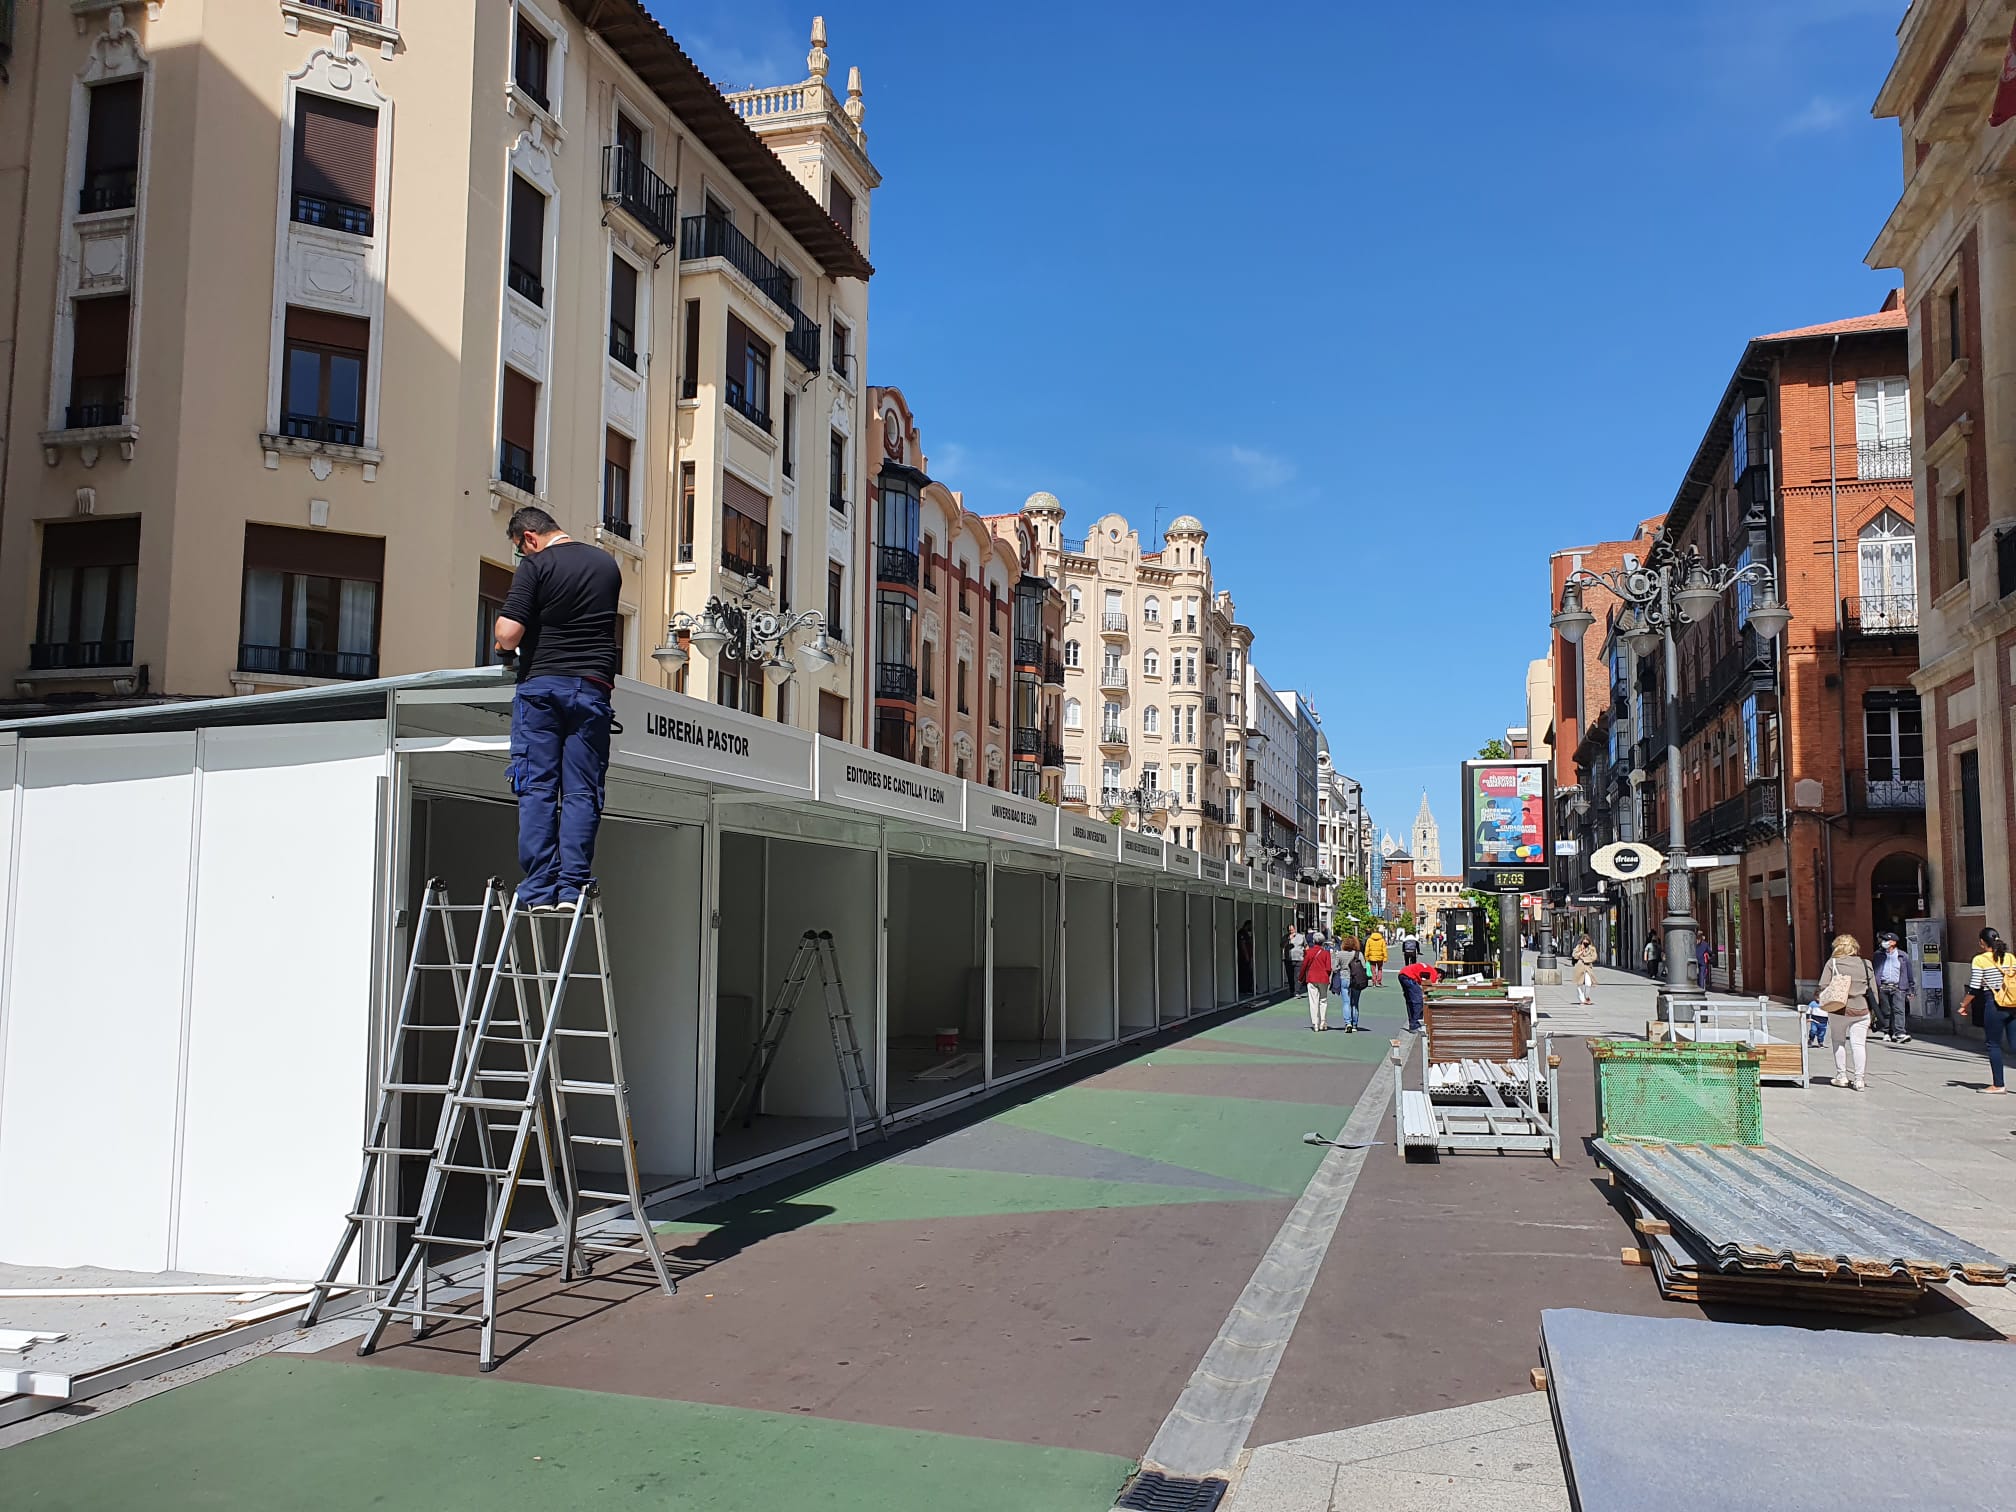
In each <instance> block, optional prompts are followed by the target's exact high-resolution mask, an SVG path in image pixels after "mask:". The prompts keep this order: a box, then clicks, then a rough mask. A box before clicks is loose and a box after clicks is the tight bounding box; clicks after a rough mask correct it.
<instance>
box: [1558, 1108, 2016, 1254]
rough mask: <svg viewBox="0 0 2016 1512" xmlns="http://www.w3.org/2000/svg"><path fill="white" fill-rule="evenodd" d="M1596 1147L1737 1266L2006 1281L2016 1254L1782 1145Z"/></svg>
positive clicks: (1658, 1209)
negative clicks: (1994, 1250)
mask: <svg viewBox="0 0 2016 1512" xmlns="http://www.w3.org/2000/svg"><path fill="white" fill-rule="evenodd" d="M1596 1156H1597V1159H1599V1160H1600V1161H1602V1162H1603V1163H1604V1164H1605V1165H1607V1166H1609V1167H1610V1168H1611V1170H1613V1171H1615V1172H1616V1173H1617V1176H1618V1178H1619V1179H1620V1180H1621V1181H1622V1182H1623V1183H1624V1185H1625V1186H1627V1187H1628V1188H1630V1189H1631V1191H1632V1192H1634V1193H1635V1194H1636V1195H1637V1196H1639V1197H1640V1198H1642V1199H1643V1201H1644V1203H1645V1205H1646V1206H1647V1207H1649V1208H1650V1209H1652V1210H1653V1211H1654V1212H1655V1213H1656V1214H1657V1216H1658V1217H1660V1218H1663V1219H1665V1220H1666V1221H1667V1222H1668V1223H1670V1224H1671V1225H1672V1228H1673V1231H1674V1233H1675V1234H1676V1235H1678V1236H1680V1237H1682V1238H1683V1239H1684V1240H1685V1241H1686V1242H1687V1246H1688V1248H1689V1250H1690V1251H1691V1252H1692V1253H1694V1254H1695V1255H1696V1256H1698V1258H1699V1260H1700V1261H1701V1262H1704V1263H1706V1264H1709V1265H1712V1266H1713V1267H1714V1268H1715V1269H1716V1270H1718V1271H1720V1272H1722V1273H1724V1274H1728V1275H1734V1274H1743V1273H1759V1272H1764V1273H1770V1272H1777V1273H1790V1274H1795V1275H1798V1276H1802V1277H1807V1278H1820V1279H1838V1280H1843V1281H1851V1282H1852V1281H1862V1282H1870V1281H1886V1280H1895V1279H1900V1278H1901V1279H1908V1280H1911V1281H1914V1282H1916V1283H1918V1284H1919V1285H1929V1284H1931V1283H1934V1282H1940V1281H1947V1280H1958V1281H1966V1282H1969V1283H1972V1284H1973V1285H1976V1286H2003V1285H2006V1284H2008V1282H2009V1281H2010V1279H2011V1278H2012V1276H2016V1266H2012V1264H2011V1263H2010V1262H2009V1261H2007V1260H2005V1259H2003V1258H2001V1257H2000V1256H1999V1255H1995V1254H1991V1253H1990V1252H1989V1251H1987V1250H1985V1249H1983V1248H1981V1247H1980V1246H1979V1245H1976V1244H1970V1243H1968V1242H1967V1241H1966V1240H1965V1239H1961V1238H1959V1237H1958V1236H1956V1235H1953V1234H1949V1233H1947V1232H1946V1231H1945V1230H1944V1229H1942V1228H1938V1227H1936V1226H1934V1225H1933V1224H1930V1223H1927V1222H1925V1221H1924V1220H1923V1219H1920V1218H1915V1217H1913V1216H1912V1215H1911V1214H1909V1213H1907V1212H1904V1211H1903V1210H1902V1209H1900V1208H1896V1207H1893V1206H1891V1205H1890V1204H1889V1203H1887V1202H1885V1201H1883V1200H1882V1199H1881V1198H1879V1197H1872V1196H1871V1195H1870V1194H1869V1193H1867V1192H1865V1191H1862V1190H1861V1189H1860V1188H1859V1187H1852V1186H1850V1185H1848V1184H1847V1183H1846V1182H1845V1181H1840V1180H1837V1179H1836V1178H1835V1177H1833V1176H1830V1175H1829V1174H1828V1173H1827V1172H1825V1171H1823V1170H1821V1169H1820V1168H1819V1167H1818V1166H1816V1165H1813V1164H1811V1163H1810V1162H1808V1161H1804V1160H1801V1159H1800V1158H1799V1157H1798V1156H1796V1155H1793V1154H1790V1153H1788V1152H1786V1151H1784V1150H1781V1149H1778V1148H1777V1147H1776V1146H1773V1145H1677V1144H1629V1143H1623V1142H1619V1141H1614V1140H1608V1139H1603V1140H1598V1141H1597V1142H1596Z"/></svg>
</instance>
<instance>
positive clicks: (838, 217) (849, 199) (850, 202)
mask: <svg viewBox="0 0 2016 1512" xmlns="http://www.w3.org/2000/svg"><path fill="white" fill-rule="evenodd" d="M826 208H827V210H828V211H829V212H830V213H831V215H832V216H833V223H834V224H835V225H837V226H838V227H839V228H840V229H841V230H842V231H845V232H846V233H847V234H848V235H849V236H850V237H851V236H852V235H853V234H854V196H853V194H852V193H851V192H849V190H848V188H847V186H846V185H845V184H843V183H841V182H840V180H838V179H837V178H836V179H829V180H827V184H826Z"/></svg>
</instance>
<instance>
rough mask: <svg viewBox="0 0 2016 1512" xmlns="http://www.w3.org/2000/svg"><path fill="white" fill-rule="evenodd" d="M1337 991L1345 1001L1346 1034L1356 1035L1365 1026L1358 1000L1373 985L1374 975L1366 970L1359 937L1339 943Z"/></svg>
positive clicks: (1348, 936)
mask: <svg viewBox="0 0 2016 1512" xmlns="http://www.w3.org/2000/svg"><path fill="white" fill-rule="evenodd" d="M1334 960H1335V963H1336V979H1337V982H1336V991H1337V995H1338V996H1339V997H1340V998H1342V999H1343V1000H1344V1032H1345V1033H1346V1034H1356V1033H1357V1032H1358V1031H1359V1030H1360V1029H1361V1028H1363V1027H1364V1026H1363V1025H1362V1024H1360V1023H1359V1022H1358V998H1359V995H1360V994H1362V993H1363V992H1364V991H1365V989H1366V988H1367V987H1369V986H1371V985H1372V974H1371V973H1370V972H1369V971H1367V970H1366V969H1365V956H1364V953H1363V952H1362V951H1360V950H1359V948H1358V937H1357V936H1356V935H1346V936H1344V938H1343V939H1341V940H1339V941H1338V942H1337V953H1336V955H1335V957H1334Z"/></svg>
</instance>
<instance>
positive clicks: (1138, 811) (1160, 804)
mask: <svg viewBox="0 0 2016 1512" xmlns="http://www.w3.org/2000/svg"><path fill="white" fill-rule="evenodd" d="M1114 796H1115V797H1117V798H1118V799H1119V800H1120V807H1122V808H1124V809H1126V810H1128V811H1129V812H1130V813H1132V814H1133V815H1134V827H1135V828H1136V829H1138V830H1139V831H1140V832H1141V833H1142V834H1144V835H1152V834H1155V833H1156V829H1155V826H1154V825H1152V824H1150V823H1149V822H1148V821H1149V820H1150V819H1151V818H1156V819H1159V818H1160V817H1161V816H1162V815H1164V814H1166V813H1168V812H1169V810H1170V809H1172V808H1174V807H1175V806H1176V795H1175V794H1174V793H1168V792H1164V791H1163V790H1162V789H1161V788H1158V787H1157V786H1155V784H1154V783H1152V782H1150V781H1149V780H1148V779H1147V778H1146V777H1143V778H1142V779H1141V780H1140V781H1139V782H1137V783H1135V784H1134V786H1132V787H1131V788H1122V789H1121V790H1120V791H1119V792H1118V793H1117V794H1115V795H1114Z"/></svg>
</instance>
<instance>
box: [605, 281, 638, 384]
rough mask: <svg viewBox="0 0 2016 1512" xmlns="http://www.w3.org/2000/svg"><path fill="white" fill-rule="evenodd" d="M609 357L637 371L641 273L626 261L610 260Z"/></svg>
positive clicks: (632, 370)
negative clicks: (638, 306) (639, 277)
mask: <svg viewBox="0 0 2016 1512" xmlns="http://www.w3.org/2000/svg"><path fill="white" fill-rule="evenodd" d="M609 355H610V356H611V357H614V358H615V359H616V360H617V361H618V362H620V363H622V364H623V366H625V367H627V368H628V369H630V371H631V372H633V373H634V372H636V371H637V270H636V269H635V268H633V267H632V266H631V265H630V264H629V263H628V262H627V261H625V260H624V259H623V258H620V257H616V256H613V255H612V256H611V257H610V259H609Z"/></svg>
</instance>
